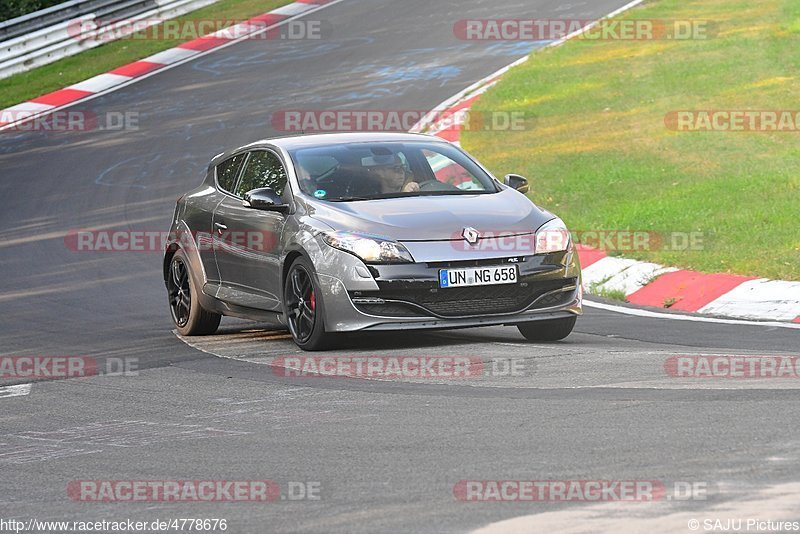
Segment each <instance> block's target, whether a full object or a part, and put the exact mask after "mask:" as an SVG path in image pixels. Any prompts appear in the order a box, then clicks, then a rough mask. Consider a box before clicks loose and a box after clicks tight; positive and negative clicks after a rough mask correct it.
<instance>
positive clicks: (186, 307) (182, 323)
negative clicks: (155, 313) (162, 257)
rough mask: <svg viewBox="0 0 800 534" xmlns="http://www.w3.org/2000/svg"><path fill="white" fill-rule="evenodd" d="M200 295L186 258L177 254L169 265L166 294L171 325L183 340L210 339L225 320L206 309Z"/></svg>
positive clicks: (180, 252) (178, 252)
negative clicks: (196, 337)
mask: <svg viewBox="0 0 800 534" xmlns="http://www.w3.org/2000/svg"><path fill="white" fill-rule="evenodd" d="M199 291H200V290H199V289H198V285H197V282H196V280H195V277H194V275H193V274H192V271H191V269H190V268H189V262H188V260H187V259H186V254H184V252H183V251H182V250H178V251H177V252H175V255H174V256H172V260H170V263H169V273H168V274H167V294H168V295H169V310H170V313H171V315H172V322H173V323H174V324H175V329H176V330H177V331H178V333H179V334H180V335H182V336H207V335H210V334H213V333H214V332H216V331H217V328H218V327H219V321H220V319H222V316H221V315H220V314H218V313H214V312H210V311H208V310H206V309H205V308H203V306H202V305H201V304H200V299H199V297H198V295H199Z"/></svg>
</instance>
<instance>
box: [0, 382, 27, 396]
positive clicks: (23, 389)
mask: <svg viewBox="0 0 800 534" xmlns="http://www.w3.org/2000/svg"><path fill="white" fill-rule="evenodd" d="M30 393H31V385H30V384H19V385H16V386H5V387H0V399H5V398H9V397H23V396H25V395H30Z"/></svg>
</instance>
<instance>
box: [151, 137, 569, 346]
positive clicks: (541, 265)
mask: <svg viewBox="0 0 800 534" xmlns="http://www.w3.org/2000/svg"><path fill="white" fill-rule="evenodd" d="M527 189H528V183H527V181H526V180H525V178H523V177H521V176H519V175H513V174H510V175H508V176H506V177H505V180H504V183H501V182H500V181H498V180H497V179H496V178H494V177H493V176H492V175H491V174H490V173H489V172H488V171H487V170H486V169H485V168H484V167H483V166H481V165H480V164H479V163H478V162H477V161H475V160H474V159H473V158H472V157H470V156H469V155H468V154H467V153H465V152H464V151H463V150H461V149H460V148H459V147H457V146H455V145H453V144H451V143H448V142H446V141H443V140H441V139H439V138H436V137H431V136H426V135H414V134H387V133H380V134H376V133H361V134H321V135H303V136H294V137H284V138H276V139H266V140H263V141H258V142H256V143H252V144H249V145H246V146H243V147H240V148H237V149H235V150H231V151H229V152H225V153H222V154H219V155H218V156H216V157H214V159H213V160H212V161H211V163H210V165H209V166H208V172H207V175H206V178H205V180H204V182H203V183H202V184H201V185H200V186H199V187H197V188H195V189H193V190H191V191H189V192H188V193H186V194H185V195H183V196H182V197H181V198H180V199H179V200H178V203H177V206H176V208H175V214H174V217H173V220H172V226H171V231H170V237H169V240H168V242H167V244H166V250H165V255H164V281H165V283H166V287H167V292H168V296H169V306H170V310H171V314H172V319H173V322H174V323H175V326H176V328H177V331H178V332H179V333H180V334H182V335H208V334H212V333H214V332H215V331H216V330H217V327H218V326H219V323H220V318H221V316H222V315H230V316H236V317H242V318H246V319H252V320H263V321H277V322H280V323H281V324H282V325H284V326H285V327H287V328H288V329H289V331H290V332H291V334H292V337H293V338H294V341H295V343H297V345H298V346H299V347H300V348H302V349H305V350H324V349H326V348H331V347H333V346H336V345H337V343H336V342H337V341H338V339H339V338H340V337H341V335H342V334H343V333H345V332H359V331H386V330H403V329H432V328H461V327H471V326H488V325H512V326H517V328H518V329H519V331H520V332H521V333H522V335H523V336H524V337H525V338H527V339H529V340H536V341H554V340H559V339H563V338H564V337H566V336H568V335H569V334H570V332H571V331H572V328H573V326H574V325H575V320H576V317H577V316H578V315H580V314H581V311H582V308H581V300H582V290H581V273H580V265H579V263H578V255H577V253H576V252H575V249H574V246H573V243H572V241H571V239H570V235H569V232H568V231H567V228H566V227H565V226H564V223H563V222H562V221H561V219H559V218H558V217H556V216H555V215H553V214H552V213H549V212H547V211H545V210H543V209H541V208H539V207H537V206H536V205H535V204H533V203H532V202H531V201H530V200H529V199H528V198H527V197H526V196H525V194H524V193H525V192H526V191H527Z"/></svg>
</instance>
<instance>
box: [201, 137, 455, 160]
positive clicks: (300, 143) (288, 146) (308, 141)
mask: <svg viewBox="0 0 800 534" xmlns="http://www.w3.org/2000/svg"><path fill="white" fill-rule="evenodd" d="M411 141H426V142H429V143H430V142H434V143H447V141H445V140H444V139H442V138H440V137H435V136H433V135H425V134H408V133H392V132H360V133H328V134H305V135H291V136H286V137H271V138H266V139H261V140H259V141H255V142H253V143H248V144H246V145H244V146H241V147H238V148H236V149H232V150H226V151H225V152H223V153H221V154H217V155H216V156H214V159H213V160H212V163H215V162H216V161H218V160H219V159H222V158H223V157H227V156H229V155H230V154H233V153H235V152H239V151H241V150H247V149H253V148H258V147H261V146H267V145H272V146H276V147H278V148H282V149H284V150H296V149H298V148H310V147H321V146H330V145H339V144H344V143H372V142H375V143H391V142H400V143H402V142H411Z"/></svg>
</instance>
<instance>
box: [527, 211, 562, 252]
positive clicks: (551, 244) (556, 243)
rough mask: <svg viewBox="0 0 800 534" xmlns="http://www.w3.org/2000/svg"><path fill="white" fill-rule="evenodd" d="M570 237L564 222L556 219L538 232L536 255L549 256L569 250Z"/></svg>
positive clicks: (544, 225)
mask: <svg viewBox="0 0 800 534" xmlns="http://www.w3.org/2000/svg"><path fill="white" fill-rule="evenodd" d="M569 246H570V235H569V230H567V225H565V224H564V221H562V220H561V219H559V218H558V217H556V218H555V219H553V220H552V221H549V222H546V223H544V224H543V225H542V226H541V227H540V228H539V229H538V230H536V248H535V254H549V253H551V252H564V251H566V250H569Z"/></svg>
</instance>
